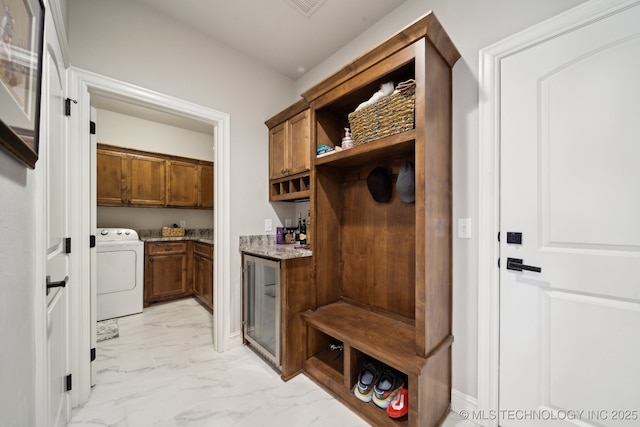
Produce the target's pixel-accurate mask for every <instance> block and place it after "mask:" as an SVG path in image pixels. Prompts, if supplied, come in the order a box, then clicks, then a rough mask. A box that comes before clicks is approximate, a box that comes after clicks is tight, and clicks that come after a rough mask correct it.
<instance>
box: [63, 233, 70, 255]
mask: <svg viewBox="0 0 640 427" xmlns="http://www.w3.org/2000/svg"><path fill="white" fill-rule="evenodd" d="M64 253H65V254H70V253H71V237H67V238H65V239H64Z"/></svg>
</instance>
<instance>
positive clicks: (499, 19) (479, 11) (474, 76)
mask: <svg viewBox="0 0 640 427" xmlns="http://www.w3.org/2000/svg"><path fill="white" fill-rule="evenodd" d="M583 1H584V0H539V1H535V2H531V1H529V0H485V1H477V0H458V1H451V0H407V1H406V2H405V3H403V4H402V5H401V6H399V7H398V8H397V9H395V10H394V11H393V12H392V13H390V14H389V15H387V16H386V17H385V18H383V19H382V20H380V21H379V22H378V23H376V24H375V25H374V26H373V27H371V28H370V29H369V30H368V31H366V32H365V33H363V34H361V35H360V36H358V37H357V38H356V39H355V40H353V41H352V42H351V43H349V44H348V45H346V46H344V47H343V48H342V49H341V50H339V51H338V52H336V53H335V54H334V55H332V56H331V57H330V58H328V59H327V60H325V61H324V62H323V63H321V64H320V65H319V66H317V67H316V68H314V69H313V70H311V71H310V72H308V73H307V74H305V75H304V76H302V77H301V78H300V79H298V80H297V81H296V82H295V92H296V93H302V92H303V91H305V90H306V89H308V88H309V87H311V86H313V85H314V84H316V83H317V82H319V81H321V80H322V79H324V78H325V77H326V76H327V75H329V74H331V73H333V72H335V71H336V70H338V69H339V68H341V67H342V66H344V65H345V64H347V63H348V62H350V61H351V60H353V59H355V58H356V57H358V56H360V55H361V54H363V53H364V52H366V51H367V50H369V49H371V48H372V47H374V46H376V45H377V44H378V43H381V42H382V41H384V40H386V39H387V38H389V37H390V36H392V35H393V34H395V33H396V32H398V31H400V30H401V29H402V28H404V27H406V26H407V25H409V24H410V23H412V22H413V21H415V20H416V19H418V18H419V17H421V16H422V15H424V14H425V13H427V12H428V11H430V10H432V11H433V12H434V13H435V15H436V16H437V17H438V20H439V21H440V23H441V24H442V25H443V27H444V29H445V30H446V31H447V33H448V34H449V37H451V39H452V40H453V42H454V44H455V45H456V46H457V48H458V50H459V51H460V53H461V54H462V58H461V59H460V60H459V61H458V62H457V63H456V65H455V67H454V71H453V172H454V175H453V217H454V226H455V224H456V221H457V218H466V217H468V218H472V220H473V223H474V224H477V218H478V186H477V176H478V150H477V146H478V138H479V137H478V96H479V95H478V58H479V50H480V49H482V48H484V47H486V46H489V45H490V44H492V43H495V42H497V41H499V40H502V39H504V38H506V37H508V36H510V35H513V34H515V33H516V32H518V31H521V30H523V29H525V28H527V27H530V26H532V25H534V24H536V23H538V22H541V21H543V20H544V19H546V18H549V17H551V16H554V15H556V14H558V13H560V12H563V11H565V10H567V9H569V8H571V7H573V6H577V5H578V4H580V3H582V2H583ZM477 264H478V248H477V232H476V230H475V229H473V239H471V240H460V239H454V242H453V333H454V336H455V341H454V344H453V387H454V389H456V390H458V391H460V392H462V393H463V394H465V395H467V396H469V397H471V398H475V397H477V373H478V367H477V363H478V359H477V345H478V334H477V313H478V312H477V303H478V293H477V285H478V282H477Z"/></svg>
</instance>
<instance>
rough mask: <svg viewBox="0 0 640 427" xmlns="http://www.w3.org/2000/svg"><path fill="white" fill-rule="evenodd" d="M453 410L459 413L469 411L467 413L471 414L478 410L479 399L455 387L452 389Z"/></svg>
mask: <svg viewBox="0 0 640 427" xmlns="http://www.w3.org/2000/svg"><path fill="white" fill-rule="evenodd" d="M451 410H452V411H454V412H457V413H458V414H460V411H467V412H466V413H467V414H471V413H473V412H474V411H477V410H478V399H476V398H475V397H471V396H469V395H468V394H464V393H463V392H461V391H460V390H456V389H455V388H454V389H451Z"/></svg>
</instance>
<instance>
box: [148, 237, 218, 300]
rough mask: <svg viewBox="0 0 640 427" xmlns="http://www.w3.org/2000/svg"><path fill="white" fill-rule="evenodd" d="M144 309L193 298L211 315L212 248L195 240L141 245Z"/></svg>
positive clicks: (210, 245) (208, 244)
mask: <svg viewBox="0 0 640 427" xmlns="http://www.w3.org/2000/svg"><path fill="white" fill-rule="evenodd" d="M144 255H145V257H144V306H145V307H147V306H149V304H153V303H156V302H161V301H169V300H173V299H178V298H184V297H189V296H193V297H195V298H196V300H198V301H199V302H200V303H201V304H202V305H203V306H204V307H205V308H207V310H209V311H210V312H213V245H212V244H210V243H204V242H197V241H189V240H185V241H173V242H146V243H145V244H144Z"/></svg>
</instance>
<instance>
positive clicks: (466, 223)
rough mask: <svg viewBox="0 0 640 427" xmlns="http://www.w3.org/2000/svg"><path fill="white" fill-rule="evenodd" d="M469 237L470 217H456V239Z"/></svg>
mask: <svg viewBox="0 0 640 427" xmlns="http://www.w3.org/2000/svg"><path fill="white" fill-rule="evenodd" d="M470 238H471V218H458V239H470Z"/></svg>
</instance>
